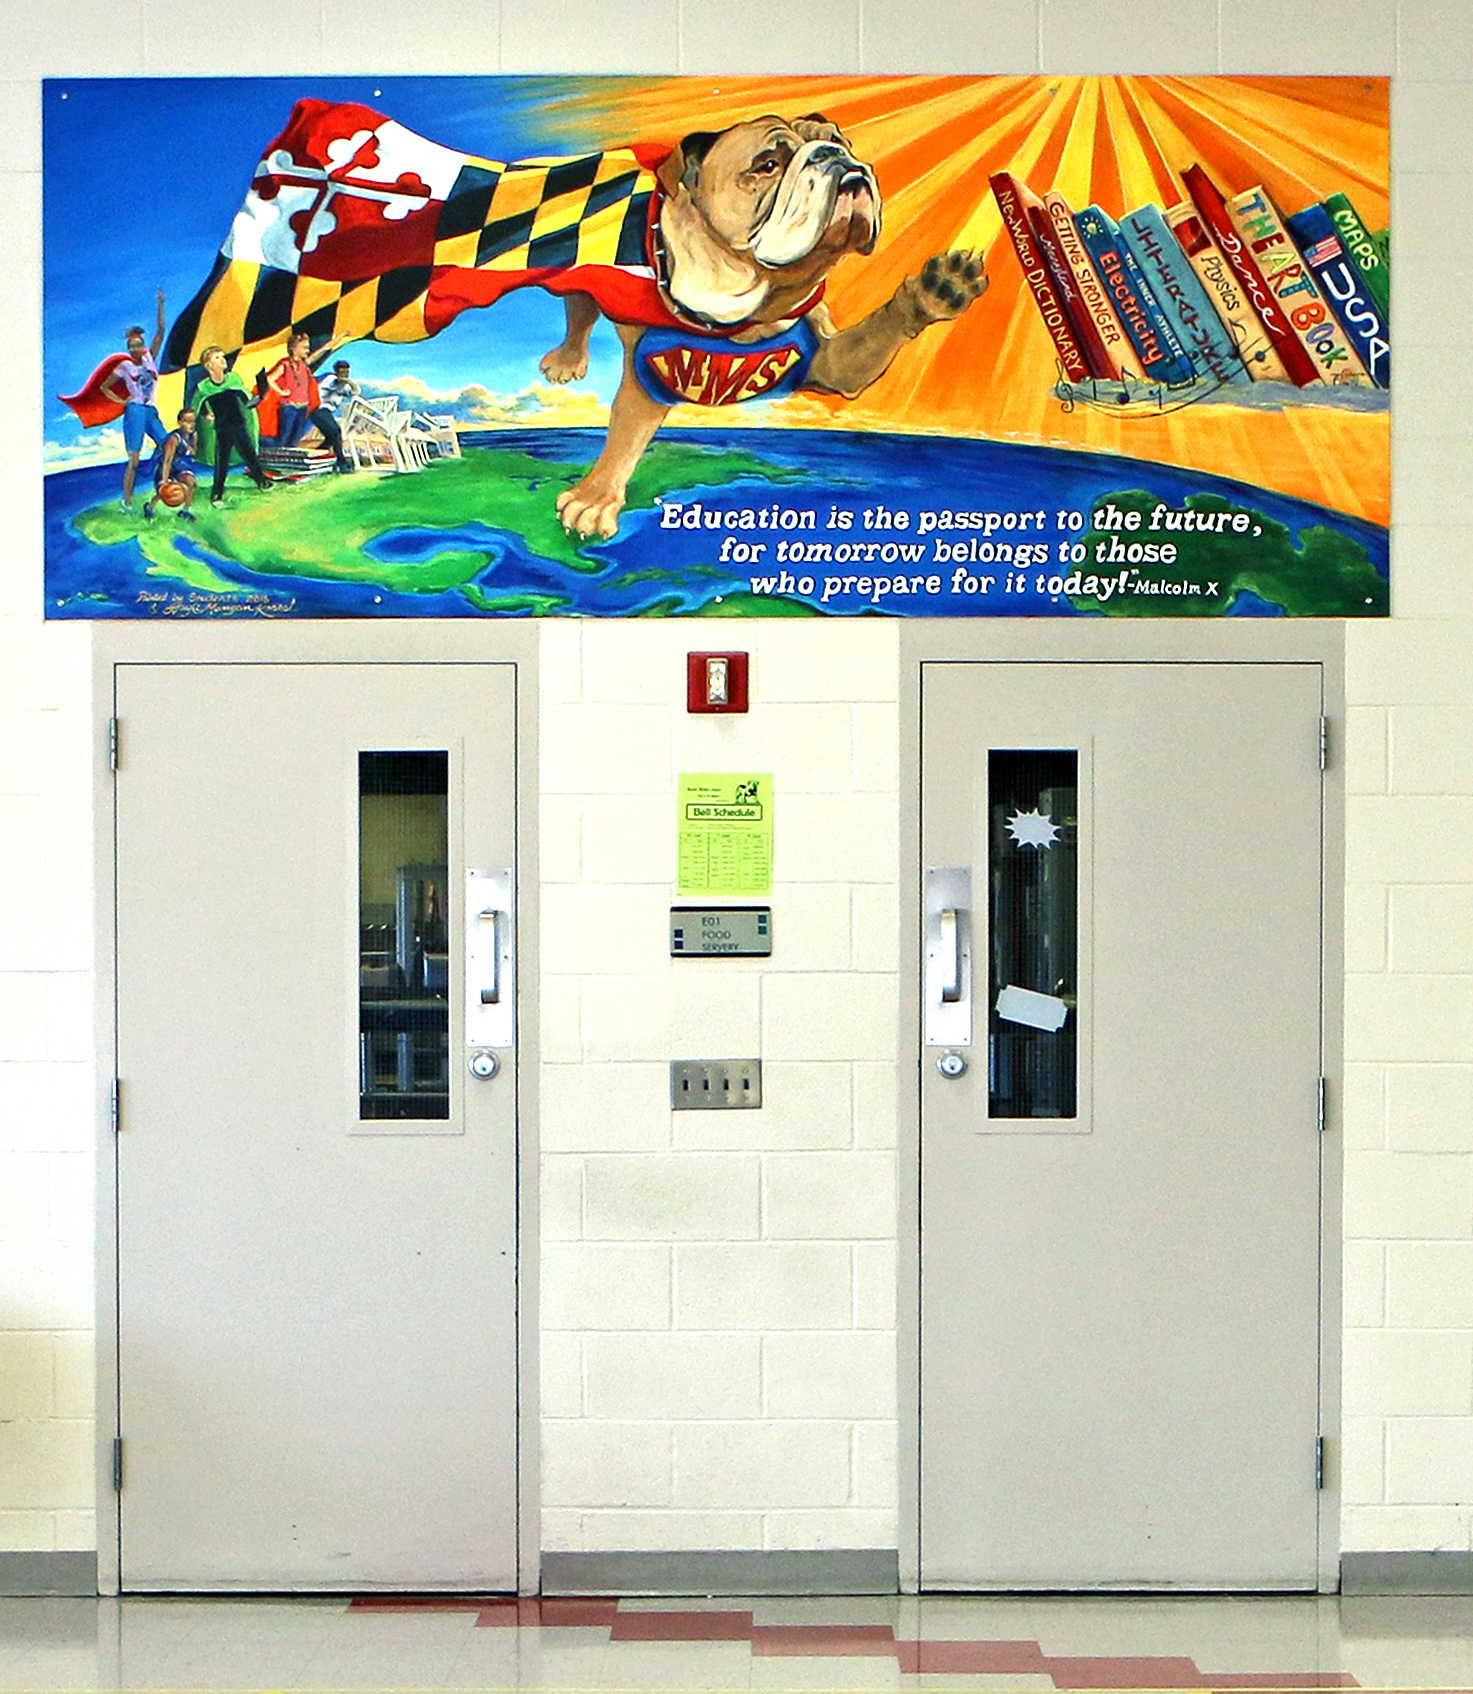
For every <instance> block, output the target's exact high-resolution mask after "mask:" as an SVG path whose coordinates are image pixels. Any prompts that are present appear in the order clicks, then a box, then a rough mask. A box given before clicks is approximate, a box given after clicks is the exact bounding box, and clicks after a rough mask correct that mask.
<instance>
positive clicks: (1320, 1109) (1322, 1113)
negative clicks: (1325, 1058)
mask: <svg viewBox="0 0 1473 1694" xmlns="http://www.w3.org/2000/svg"><path fill="white" fill-rule="evenodd" d="M1318 1094H1319V1103H1318V1105H1317V1107H1316V1112H1317V1115H1318V1117H1319V1129H1320V1134H1321V1135H1323V1134H1324V1133H1325V1079H1324V1077H1321V1078H1320V1080H1319V1088H1318Z"/></svg>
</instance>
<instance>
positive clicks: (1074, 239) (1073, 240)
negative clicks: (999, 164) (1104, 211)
mask: <svg viewBox="0 0 1473 1694" xmlns="http://www.w3.org/2000/svg"><path fill="white" fill-rule="evenodd" d="M1043 207H1044V211H1045V212H1047V213H1048V219H1049V223H1050V225H1051V226H1052V228H1053V232H1054V240H1055V241H1056V242H1057V244H1058V248H1059V251H1060V253H1062V254H1063V256H1064V262H1065V264H1067V265H1068V267H1069V269H1070V271H1071V273H1072V274H1073V277H1074V286H1075V289H1076V290H1077V291H1078V294H1079V299H1080V304H1081V305H1082V307H1083V309H1084V310H1085V311H1086V312H1087V313H1088V314H1089V316H1090V319H1091V321H1092V322H1093V324H1094V326H1095V329H1096V331H1097V332H1098V334H1099V337H1100V345H1101V347H1102V348H1103V349H1104V353H1105V357H1106V359H1108V360H1109V363H1110V375H1111V377H1113V378H1114V379H1115V380H1116V381H1123V380H1125V379H1126V378H1133V379H1135V380H1136V381H1138V382H1139V381H1144V379H1145V374H1146V373H1145V370H1144V369H1143V368H1142V366H1141V362H1140V358H1139V356H1138V355H1137V353H1136V350H1135V348H1134V347H1132V346H1131V344H1130V337H1129V336H1128V335H1127V334H1126V333H1125V328H1124V326H1123V325H1122V324H1121V322H1120V319H1119V317H1118V316H1117V315H1116V313H1115V308H1114V307H1113V306H1112V305H1111V304H1110V296H1109V295H1108V294H1107V293H1106V292H1105V285H1104V284H1103V283H1102V282H1101V281H1100V277H1099V272H1098V271H1096V270H1095V268H1094V266H1093V265H1092V264H1091V263H1090V258H1089V254H1088V253H1087V252H1086V251H1085V247H1084V243H1083V242H1082V241H1081V240H1080V239H1079V231H1078V230H1077V229H1076V228H1075V227H1074V208H1073V207H1072V206H1071V205H1070V204H1069V202H1068V201H1067V200H1066V199H1065V198H1064V196H1063V195H1062V194H1059V193H1052V194H1045V195H1044V197H1043Z"/></svg>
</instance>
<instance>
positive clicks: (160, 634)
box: [92, 618, 542, 1595]
mask: <svg viewBox="0 0 1473 1694" xmlns="http://www.w3.org/2000/svg"><path fill="white" fill-rule="evenodd" d="M538 646H539V643H538V629H537V626H536V624H534V623H532V622H530V621H527V622H524V621H522V620H515V621H511V620H508V621H505V622H501V621H498V622H495V623H492V622H489V621H488V622H485V623H482V622H479V621H468V622H465V623H459V622H449V621H441V620H438V619H426V620H424V621H419V620H413V619H405V620H401V619H388V618H386V619H384V620H382V621H381V622H358V621H347V620H344V621H337V620H333V621H322V622H315V621H314V622H310V623H309V622H306V621H304V622H301V623H293V624H291V625H289V626H286V627H283V626H281V625H279V624H275V625H272V624H267V623H263V622H255V623H250V624H243V623H242V624H235V623H224V622H216V621H210V620H209V619H208V618H206V619H203V620H202V621H200V622H198V623H187V622H186V623H174V624H171V625H168V626H164V625H161V624H153V623H149V624H112V623H103V624H98V625H96V626H94V634H93V652H92V699H93V713H94V725H93V738H92V740H93V795H94V807H93V847H94V862H95V864H96V867H97V868H96V918H97V921H96V924H95V925H94V929H95V934H96V943H95V953H94V962H95V967H96V968H95V980H96V990H95V995H94V1008H93V1011H94V1033H93V1050H94V1053H95V1055H96V1087H95V1102H94V1106H95V1117H96V1126H97V1130H96V1141H97V1167H96V1180H97V1231H96V1245H95V1251H96V1272H95V1276H96V1319H97V1436H96V1470H97V1487H96V1497H97V1591H98V1593H99V1594H104V1595H113V1594H117V1593H118V1592H119V1589H120V1580H121V1569H120V1564H121V1561H120V1539H119V1537H120V1512H119V1496H118V1494H117V1493H116V1492H115V1491H114V1488H113V1454H114V1451H115V1446H114V1444H115V1441H116V1439H117V1437H118V1436H119V1434H120V1433H122V1432H121V1431H120V1428H119V1415H120V1414H119V1404H118V1232H117V1206H118V1165H117V1145H116V1141H115V1137H114V1129H113V1100H114V1095H113V1080H114V1077H115V1076H116V1074H117V990H118V984H117V929H116V924H117V916H116V914H117V830H116V813H115V808H114V788H113V774H112V758H111V724H112V720H113V718H114V716H115V712H116V708H115V698H116V693H115V690H116V673H117V667H118V666H120V665H125V664H173V665H216V664H275V665H317V664H339V665H350V664H351V665H388V664H434V663H437V662H439V663H445V664H450V663H454V664H461V665H465V664H503V665H510V666H511V668H512V674H513V682H514V691H515V702H516V703H515V707H514V711H515V717H516V722H515V726H514V747H515V754H514V756H515V761H516V779H515V793H514V804H515V807H516V820H515V828H516V845H517V866H516V882H517V886H516V900H517V914H518V918H517V965H518V968H517V1013H516V1015H517V1083H516V1090H517V1092H516V1112H517V1161H516V1182H517V1195H516V1216H517V1276H516V1285H517V1297H516V1298H517V1310H516V1326H517V1347H516V1351H517V1442H516V1445H517V1490H516V1493H517V1523H516V1545H517V1587H518V1592H519V1593H522V1594H535V1593H537V1591H538V1588H539V1585H540V1578H541V1570H540V1562H541V1539H542V1537H541V1498H540V1476H541V1440H540V1391H539V1382H538V1345H537V1337H538V1330H539V1317H538V1276H537V1266H538V1263H539V1235H538V1192H539V1184H538V1169H539V1142H538V1133H537V1085H538V1072H539V1064H538V1056H539V1049H538V1026H537V1018H536V1009H537V998H538V997H537V981H538V954H537V944H538V925H537V893H538V887H539V877H538V866H537V815H538V813H537V800H538V772H537V700H538V679H537V655H538ZM120 739H121V758H122V759H123V760H126V758H127V731H126V726H125V727H124V729H123V731H122V735H121V738H120ZM123 1111H124V1123H125V1124H126V1103H124V1107H123ZM121 1133H126V1128H125V1129H124V1130H123V1131H122V1132H121Z"/></svg>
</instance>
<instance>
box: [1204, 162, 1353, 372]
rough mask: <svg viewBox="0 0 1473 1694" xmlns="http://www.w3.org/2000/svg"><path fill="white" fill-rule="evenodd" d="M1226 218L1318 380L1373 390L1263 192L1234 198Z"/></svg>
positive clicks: (1253, 191) (1255, 190)
mask: <svg viewBox="0 0 1473 1694" xmlns="http://www.w3.org/2000/svg"><path fill="white" fill-rule="evenodd" d="M1228 216H1229V217H1231V218H1232V220H1233V222H1234V223H1235V224H1236V225H1237V228H1238V233H1239V234H1240V235H1241V236H1242V237H1243V240H1244V241H1245V242H1246V243H1247V245H1248V249H1249V251H1250V252H1251V253H1252V254H1253V257H1254V258H1255V260H1257V262H1258V265H1259V268H1260V269H1261V270H1262V272H1263V275H1264V278H1265V280H1266V281H1267V283H1268V285H1269V287H1270V288H1271V289H1272V290H1273V293H1274V298H1275V299H1276V300H1277V301H1278V303H1279V305H1280V306H1281V307H1282V308H1283V310H1284V313H1285V315H1286V316H1287V317H1288V319H1289V323H1290V325H1291V326H1292V328H1293V330H1294V333H1295V335H1297V336H1298V337H1299V341H1300V344H1301V345H1302V346H1303V348H1304V350H1305V352H1306V353H1308V354H1309V356H1310V358H1311V359H1312V360H1313V361H1314V364H1315V370H1316V372H1317V374H1318V375H1319V378H1320V380H1321V381H1322V382H1328V383H1336V384H1341V385H1355V386H1359V387H1362V388H1370V387H1373V386H1374V384H1373V383H1372V382H1371V378H1370V375H1369V373H1368V372H1367V370H1366V367H1365V365H1364V364H1362V362H1361V357H1360V355H1359V354H1358V353H1357V352H1356V351H1355V349H1354V348H1353V347H1352V346H1351V345H1350V338H1349V337H1348V336H1347V335H1346V333H1345V331H1344V330H1343V329H1342V328H1341V327H1340V323H1339V320H1338V319H1337V318H1336V316H1335V314H1334V313H1333V312H1332V311H1331V310H1330V307H1329V305H1328V304H1327V303H1326V301H1325V299H1324V297H1323V295H1321V293H1320V291H1319V288H1318V286H1317V284H1316V283H1315V280H1314V273H1313V271H1312V270H1311V269H1310V267H1309V265H1308V264H1306V263H1305V260H1304V256H1303V254H1301V253H1300V251H1299V249H1298V248H1297V247H1296V246H1295V245H1294V242H1293V240H1292V239H1291V238H1290V235H1289V231H1288V230H1287V229H1286V228H1285V227H1284V220H1283V219H1282V218H1281V217H1280V216H1279V213H1278V208H1277V207H1276V206H1275V205H1274V203H1273V202H1272V201H1271V200H1270V199H1269V197H1268V195H1267V193H1266V192H1265V191H1264V189H1263V188H1262V187H1257V188H1249V189H1247V190H1245V191H1244V192H1243V193H1242V194H1235V195H1234V196H1233V198H1232V199H1231V200H1229V201H1228Z"/></svg>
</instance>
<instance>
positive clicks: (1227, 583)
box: [1065, 488, 1390, 618]
mask: <svg viewBox="0 0 1473 1694" xmlns="http://www.w3.org/2000/svg"><path fill="white" fill-rule="evenodd" d="M1106 505H1110V506H1114V507H1115V508H1116V509H1117V510H1118V511H1121V512H1137V513H1139V514H1140V526H1139V528H1137V529H1134V530H1131V529H1113V528H1112V529H1108V530H1106V529H1098V528H1096V529H1091V530H1090V531H1089V533H1088V534H1087V535H1085V536H1083V537H1082V538H1081V539H1082V541H1083V543H1084V548H1085V557H1086V558H1087V559H1088V560H1089V561H1090V562H1089V563H1088V564H1084V565H1080V566H1078V567H1076V568H1075V570H1074V571H1073V572H1072V573H1071V575H1070V577H1069V579H1068V580H1069V583H1070V584H1073V583H1074V582H1075V581H1076V579H1079V580H1080V587H1081V589H1082V587H1083V585H1084V584H1085V583H1088V581H1089V579H1090V577H1091V576H1092V575H1093V576H1096V577H1099V578H1103V579H1106V580H1108V579H1111V578H1114V579H1116V580H1117V581H1118V578H1119V576H1120V573H1121V572H1122V570H1123V571H1124V572H1125V575H1126V577H1127V586H1126V587H1125V588H1124V589H1117V590H1116V591H1115V592H1113V593H1111V594H1110V595H1109V597H1108V598H1104V597H1103V596H1102V595H1098V594H1093V593H1084V592H1081V591H1078V590H1076V589H1075V588H1074V587H1072V586H1069V587H1066V590H1065V592H1066V593H1067V594H1068V597H1069V599H1070V600H1071V601H1072V602H1073V604H1074V605H1075V606H1077V607H1078V608H1079V609H1080V610H1081V611H1085V612H1103V613H1104V614H1105V615H1106V616H1107V617H1122V618H1129V617H1137V618H1142V617H1145V618H1159V617H1161V616H1163V615H1164V616H1168V617H1193V618H1212V617H1223V616H1225V615H1226V614H1227V613H1228V612H1229V611H1231V609H1232V606H1233V602H1234V601H1235V600H1236V599H1237V597H1238V595H1239V594H1241V593H1245V592H1246V593H1250V594H1256V595H1257V596H1258V598H1259V599H1260V600H1264V601H1266V602H1267V603H1268V604H1269V605H1271V606H1278V607H1280V608H1281V609H1282V610H1283V611H1284V613H1285V614H1286V615H1287V616H1289V617H1293V618H1364V617H1384V616H1385V615H1386V613H1387V611H1388V609H1389V607H1390V589H1389V586H1388V584H1387V581H1386V578H1385V577H1383V576H1382V575H1381V573H1380V572H1379V571H1378V570H1377V569H1376V567H1375V566H1374V565H1373V564H1372V563H1371V560H1370V556H1369V554H1368V553H1367V552H1366V549H1365V548H1364V547H1363V546H1362V545H1361V543H1360V542H1358V541H1353V540H1352V539H1351V538H1350V537H1349V536H1347V535H1342V534H1341V533H1340V532H1339V531H1338V530H1333V529H1326V528H1324V527H1322V526H1319V525H1316V526H1315V527H1313V528H1311V529H1304V530H1301V531H1300V533H1299V540H1298V543H1297V544H1296V543H1295V541H1294V539H1293V537H1292V536H1291V534H1290V532H1289V530H1288V529H1287V528H1286V527H1285V526H1284V525H1283V524H1281V523H1275V522H1274V520H1273V519H1272V518H1269V517H1266V516H1265V515H1264V514H1263V513H1262V512H1259V511H1256V510H1254V509H1253V508H1252V507H1251V506H1238V505H1234V504H1233V503H1232V502H1231V501H1229V500H1224V499H1223V498H1222V497H1221V495H1217V494H1192V495H1188V497H1187V498H1186V500H1184V501H1183V502H1182V505H1183V507H1184V509H1185V510H1186V511H1189V512H1199V513H1203V514H1208V515H1211V514H1216V513H1226V514H1227V516H1228V519H1229V523H1228V524H1227V525H1226V526H1225V527H1223V528H1221V529H1211V530H1200V529H1168V528H1166V526H1165V516H1166V512H1168V511H1174V510H1175V508H1173V507H1171V506H1170V505H1169V504H1168V502H1166V501H1165V500H1163V499H1161V497H1160V496H1159V495H1156V494H1147V493H1146V492H1144V490H1142V489H1138V488H1135V489H1129V490H1127V491H1125V492H1124V493H1120V494H1102V495H1100V496H1099V497H1098V498H1097V499H1096V500H1095V502H1094V511H1095V515H1096V519H1097V520H1098V514H1099V510H1100V508H1101V507H1102V506H1106ZM1158 509H1160V510H1161V516H1160V518H1157V519H1156V520H1155V521H1156V523H1157V525H1158V527H1156V528H1152V519H1153V515H1154V514H1155V513H1156V512H1157V511H1158ZM1233 518H1238V519H1239V520H1240V521H1241V520H1243V519H1246V528H1240V529H1234V528H1232V527H1231V520H1232V519H1233ZM1112 542H1118V543H1120V544H1121V546H1127V547H1128V546H1129V545H1131V544H1132V543H1136V542H1145V543H1148V544H1152V545H1160V544H1162V543H1168V542H1169V543H1171V544H1173V545H1174V546H1175V548H1176V557H1175V559H1174V560H1173V561H1172V562H1171V563H1170V564H1162V563H1159V562H1156V561H1153V562H1150V563H1142V564H1123V563H1121V562H1119V561H1118V560H1111V558H1110V548H1111V543H1112ZM1101 544H1103V546H1101ZM1130 579H1135V580H1137V581H1139V582H1140V583H1141V584H1142V585H1143V589H1142V591H1140V592H1136V591H1134V590H1133V589H1132V588H1131V587H1130V586H1129V580H1130ZM1174 583H1180V584H1182V585H1183V588H1185V589H1189V588H1190V587H1191V585H1193V584H1195V585H1196V586H1197V588H1198V590H1199V592H1196V593H1192V592H1179V593H1173V592H1171V590H1170V588H1169V587H1168V586H1167V585H1169V584H1174ZM1211 583H1216V585H1217V588H1216V592H1215V593H1213V594H1211V595H1209V594H1208V593H1207V586H1208V585H1209V584H1211ZM1153 584H1160V585H1161V587H1160V588H1159V589H1158V590H1157V591H1155V592H1147V591H1146V590H1149V589H1150V588H1151V586H1152V585H1153Z"/></svg>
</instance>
